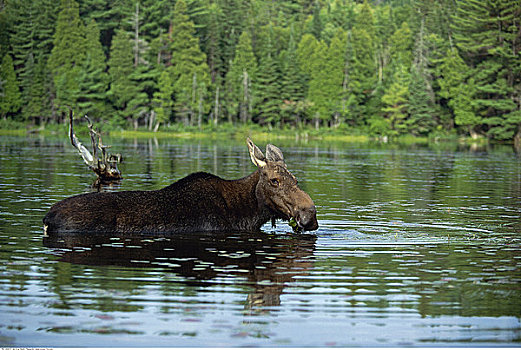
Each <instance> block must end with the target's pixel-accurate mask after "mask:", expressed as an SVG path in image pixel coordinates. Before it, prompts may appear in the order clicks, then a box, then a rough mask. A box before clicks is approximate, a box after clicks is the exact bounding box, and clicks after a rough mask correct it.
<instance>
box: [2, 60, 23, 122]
mask: <svg viewBox="0 0 521 350" xmlns="http://www.w3.org/2000/svg"><path fill="white" fill-rule="evenodd" d="M21 105H22V97H21V95H20V89H19V87H18V81H17V80H16V73H15V72H14V66H13V59H12V58H11V55H9V54H6V55H5V56H4V57H3V59H2V63H1V65H0V115H1V116H2V118H5V117H6V115H7V113H15V112H17V111H18V110H19V109H20V106H21Z"/></svg>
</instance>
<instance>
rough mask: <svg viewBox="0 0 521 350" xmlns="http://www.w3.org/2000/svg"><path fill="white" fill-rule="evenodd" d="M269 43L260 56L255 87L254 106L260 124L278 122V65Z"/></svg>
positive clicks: (279, 98) (279, 96)
mask: <svg viewBox="0 0 521 350" xmlns="http://www.w3.org/2000/svg"><path fill="white" fill-rule="evenodd" d="M274 55H275V53H274V51H273V49H272V47H271V45H268V47H267V51H266V52H265V53H264V56H262V57H261V58H260V64H259V73H258V74H257V81H256V84H255V85H254V88H255V91H256V93H255V102H254V104H255V107H256V114H257V118H258V122H259V124H261V125H269V126H274V125H278V124H279V123H280V121H281V120H280V107H281V105H282V99H281V93H280V79H279V67H278V64H277V61H276V60H275V58H274V57H273V56H274Z"/></svg>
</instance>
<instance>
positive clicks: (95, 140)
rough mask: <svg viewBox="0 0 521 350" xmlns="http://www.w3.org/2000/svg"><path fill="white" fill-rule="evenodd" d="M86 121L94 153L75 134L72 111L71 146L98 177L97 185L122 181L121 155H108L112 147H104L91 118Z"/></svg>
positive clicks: (70, 112) (70, 110)
mask: <svg viewBox="0 0 521 350" xmlns="http://www.w3.org/2000/svg"><path fill="white" fill-rule="evenodd" d="M85 119H87V121H88V123H89V124H88V127H89V134H90V141H91V145H92V150H93V152H92V153H91V152H90V151H89V150H88V149H87V148H86V147H85V146H83V144H82V143H81V142H80V140H79V139H78V137H77V136H76V134H75V133H74V126H73V113H72V109H69V138H70V140H71V144H72V145H73V146H74V148H76V149H77V150H78V152H79V153H80V155H81V157H82V158H83V161H84V162H85V164H87V166H88V167H89V168H90V169H91V170H92V171H94V173H96V175H97V176H98V179H97V180H96V182H95V184H97V183H100V182H101V183H107V182H109V183H110V182H113V181H118V180H121V179H122V176H121V172H120V171H119V169H118V163H120V162H121V159H122V157H121V155H120V154H115V155H113V154H110V153H107V151H106V149H107V148H109V147H110V146H105V145H103V142H102V141H101V135H100V134H99V133H98V132H97V131H96V130H94V128H93V125H92V122H91V120H90V119H89V117H87V116H85ZM98 151H100V152H101V158H100V157H99V156H98Z"/></svg>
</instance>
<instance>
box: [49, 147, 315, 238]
mask: <svg viewBox="0 0 521 350" xmlns="http://www.w3.org/2000/svg"><path fill="white" fill-rule="evenodd" d="M247 143H248V149H249V152H250V157H251V160H252V162H253V163H254V164H255V165H256V166H257V167H258V169H257V171H255V172H253V173H252V174H250V175H248V176H246V177H244V178H242V179H238V180H224V179H221V178H219V177H217V176H215V175H211V174H207V173H195V174H191V175H189V176H187V177H185V178H183V179H181V180H179V181H177V182H175V183H173V184H172V185H170V186H167V187H165V188H163V189H161V190H157V191H122V192H98V193H87V194H82V195H78V196H73V197H70V198H67V199H64V200H62V201H61V202H58V203H56V204H54V205H53V206H52V207H51V209H50V211H49V212H48V213H47V215H46V216H45V218H44V219H43V223H44V231H45V234H51V233H55V232H59V233H65V232H69V233H72V232H83V233H89V234H92V233H96V232H97V233H100V232H119V233H186V232H219V231H221V232H222V231H240V232H258V231H259V230H260V228H261V226H262V225H263V224H265V223H266V222H268V221H269V220H271V221H272V223H275V221H276V220H277V219H283V220H291V222H295V223H296V226H295V227H296V230H297V231H300V230H309V231H310V230H316V229H317V228H318V222H317V218H316V209H315V205H314V203H313V201H312V200H311V198H310V197H309V195H308V194H307V193H306V192H304V191H302V190H301V189H300V188H299V187H298V184H297V180H296V178H295V176H293V174H291V173H290V172H289V170H288V169H287V167H286V163H285V161H284V157H283V155H282V151H281V150H280V149H279V148H277V147H275V146H273V145H267V147H266V156H264V154H263V153H262V151H261V150H260V149H259V148H258V147H257V146H256V145H255V144H254V143H253V142H252V141H251V140H250V139H249V138H248V139H247Z"/></svg>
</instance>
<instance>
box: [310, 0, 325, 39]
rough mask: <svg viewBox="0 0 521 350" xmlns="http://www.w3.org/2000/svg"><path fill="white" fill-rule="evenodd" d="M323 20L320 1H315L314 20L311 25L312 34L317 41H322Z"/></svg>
mask: <svg viewBox="0 0 521 350" xmlns="http://www.w3.org/2000/svg"><path fill="white" fill-rule="evenodd" d="M322 27H323V26H322V19H321V18H320V3H319V2H318V1H315V6H314V8H313V20H312V24H311V34H313V36H314V37H315V38H317V40H320V39H321V36H322V29H323V28H322Z"/></svg>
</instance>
